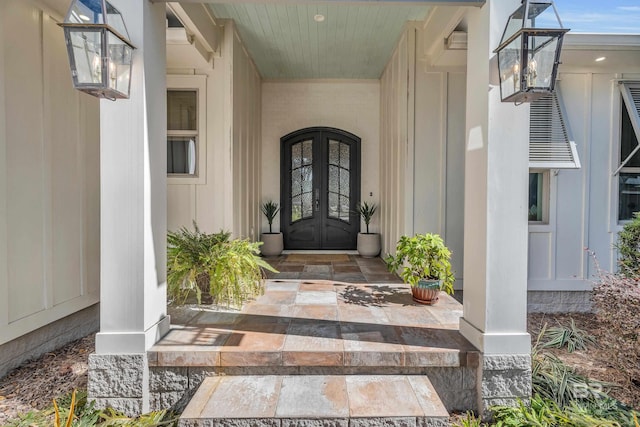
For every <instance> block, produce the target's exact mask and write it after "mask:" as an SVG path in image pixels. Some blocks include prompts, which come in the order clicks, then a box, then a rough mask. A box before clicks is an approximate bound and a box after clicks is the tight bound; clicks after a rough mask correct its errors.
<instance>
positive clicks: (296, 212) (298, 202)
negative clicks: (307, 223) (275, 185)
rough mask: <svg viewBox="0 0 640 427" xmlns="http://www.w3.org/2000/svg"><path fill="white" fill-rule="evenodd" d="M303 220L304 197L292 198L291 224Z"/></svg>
mask: <svg viewBox="0 0 640 427" xmlns="http://www.w3.org/2000/svg"><path fill="white" fill-rule="evenodd" d="M300 219H302V196H295V197H292V198H291V222H296V221H298V220H300Z"/></svg>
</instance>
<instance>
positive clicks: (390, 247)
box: [380, 28, 415, 254]
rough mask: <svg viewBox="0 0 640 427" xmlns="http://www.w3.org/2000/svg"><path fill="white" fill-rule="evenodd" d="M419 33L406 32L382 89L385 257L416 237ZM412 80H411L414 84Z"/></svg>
mask: <svg viewBox="0 0 640 427" xmlns="http://www.w3.org/2000/svg"><path fill="white" fill-rule="evenodd" d="M414 71H415V30H414V29H413V28H409V29H408V30H407V31H405V32H404V33H403V35H402V37H401V38H400V41H399V42H398V45H397V46H396V49H395V51H394V53H393V55H392V56H391V59H390V60H389V63H388V64H387V66H386V68H385V70H384V72H383V74H382V77H381V86H380V111H381V116H380V207H381V209H380V225H381V227H380V232H381V233H382V253H383V254H385V253H389V252H393V251H394V249H395V245H396V242H397V241H398V239H399V238H400V236H402V235H403V234H413V224H412V222H413V206H412V202H413V200H412V197H411V195H412V194H413V178H412V176H411V174H412V173H413V156H412V154H411V153H413V136H414V131H413V126H412V125H413V119H414V105H413V104H410V95H409V94H411V100H413V97H412V96H413V93H414V90H413V89H414V81H413V79H412V78H413V76H414ZM410 79H411V80H410Z"/></svg>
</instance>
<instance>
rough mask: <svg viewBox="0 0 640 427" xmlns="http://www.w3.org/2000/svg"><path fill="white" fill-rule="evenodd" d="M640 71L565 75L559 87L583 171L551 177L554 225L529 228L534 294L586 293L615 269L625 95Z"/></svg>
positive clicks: (530, 277)
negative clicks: (624, 85)
mask: <svg viewBox="0 0 640 427" xmlns="http://www.w3.org/2000/svg"><path fill="white" fill-rule="evenodd" d="M617 79H631V80H640V74H614V73H588V72H571V71H568V72H562V69H561V73H560V75H559V83H558V87H559V90H560V94H561V98H562V102H563V104H564V107H565V109H564V110H565V113H566V115H567V117H566V122H567V126H568V128H569V130H570V132H571V134H572V137H573V140H574V141H575V142H576V146H577V149H578V154H579V156H580V161H581V163H582V168H581V169H578V170H573V169H564V170H558V171H551V173H550V200H549V223H548V224H541V225H533V224H531V225H530V226H529V290H536V291H537V290H576V291H580V290H588V289H591V286H592V283H591V281H590V280H591V279H592V278H593V277H594V276H595V275H596V274H597V268H596V265H595V261H594V259H593V258H592V257H591V256H590V255H589V253H588V252H587V251H586V250H585V249H586V248H589V250H591V251H593V252H595V254H596V256H597V259H598V263H599V264H600V268H602V269H604V270H607V271H613V270H615V268H616V256H617V255H616V251H615V250H614V248H613V245H614V243H615V242H616V240H617V233H618V232H619V231H620V230H621V229H622V224H619V223H618V221H617V213H618V208H617V205H618V200H617V198H618V197H617V192H618V178H617V176H613V175H612V173H613V171H615V170H616V168H617V167H618V156H619V153H618V150H619V139H620V136H619V127H620V102H621V100H620V92H619V90H618V88H617Z"/></svg>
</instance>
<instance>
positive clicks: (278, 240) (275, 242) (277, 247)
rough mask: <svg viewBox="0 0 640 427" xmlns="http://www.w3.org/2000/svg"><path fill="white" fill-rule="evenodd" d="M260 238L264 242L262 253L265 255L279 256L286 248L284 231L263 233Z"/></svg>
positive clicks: (261, 248) (261, 247)
mask: <svg viewBox="0 0 640 427" xmlns="http://www.w3.org/2000/svg"><path fill="white" fill-rule="evenodd" d="M260 240H262V242H263V244H262V246H260V253H261V254H262V255H264V256H267V257H269V256H278V255H280V254H281V253H282V250H283V249H284V243H283V240H282V233H262V235H261V236H260Z"/></svg>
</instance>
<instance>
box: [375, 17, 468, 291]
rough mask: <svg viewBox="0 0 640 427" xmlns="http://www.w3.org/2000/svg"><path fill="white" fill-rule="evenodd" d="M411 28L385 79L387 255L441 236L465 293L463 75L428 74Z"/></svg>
mask: <svg viewBox="0 0 640 427" xmlns="http://www.w3.org/2000/svg"><path fill="white" fill-rule="evenodd" d="M423 39H424V34H423V30H422V29H421V28H419V27H416V26H415V25H414V24H413V23H409V24H408V25H407V29H406V31H405V33H404V34H403V36H402V38H401V39H400V40H399V42H398V45H397V47H396V50H395V52H394V54H393V55H392V57H391V58H390V60H389V63H388V64H387V67H386V69H385V71H384V73H383V75H382V77H381V82H382V83H381V117H382V118H381V135H382V137H381V151H380V182H381V184H380V185H381V189H382V193H383V198H382V200H383V202H382V209H381V211H382V212H381V214H382V216H381V218H382V219H381V221H382V230H383V241H384V248H383V253H388V252H393V251H394V249H395V245H396V242H397V241H398V239H399V238H400V237H401V236H402V235H403V234H406V235H414V234H417V233H437V234H440V235H441V236H442V237H443V238H444V240H445V242H446V244H447V246H448V247H449V248H450V249H451V250H452V252H453V256H452V267H453V270H454V272H455V273H456V278H457V280H456V288H457V289H458V288H460V289H461V288H462V268H463V261H464V260H463V243H464V232H463V224H464V153H465V126H464V123H465V98H466V74H465V73H464V71H461V70H460V69H459V67H458V68H456V67H439V68H431V67H428V66H427V65H426V63H427V62H426V61H423V60H422V58H421V57H420V55H419V52H421V51H422V47H421V46H420V42H421V41H422V40H423Z"/></svg>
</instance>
